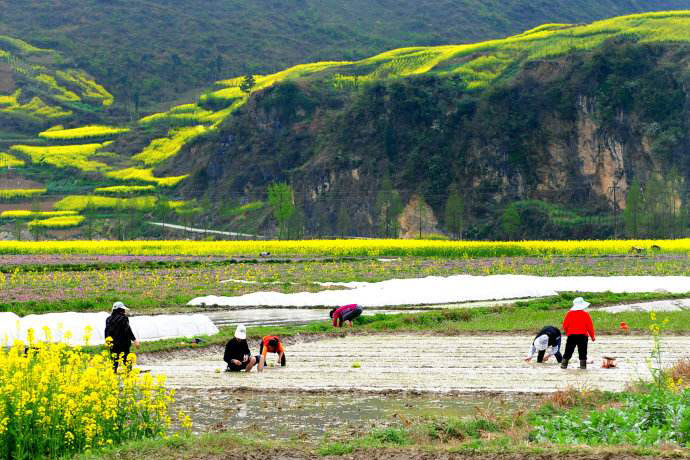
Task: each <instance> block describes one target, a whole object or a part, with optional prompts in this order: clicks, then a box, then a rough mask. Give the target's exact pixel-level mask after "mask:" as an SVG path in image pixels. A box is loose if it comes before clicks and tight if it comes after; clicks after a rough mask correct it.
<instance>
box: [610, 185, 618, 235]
mask: <svg viewBox="0 0 690 460" xmlns="http://www.w3.org/2000/svg"><path fill="white" fill-rule="evenodd" d="M618 190H620V187H619V186H618V184H614V185H612V186H610V187H609V193H610V194H611V195H612V197H613V237H614V238H618Z"/></svg>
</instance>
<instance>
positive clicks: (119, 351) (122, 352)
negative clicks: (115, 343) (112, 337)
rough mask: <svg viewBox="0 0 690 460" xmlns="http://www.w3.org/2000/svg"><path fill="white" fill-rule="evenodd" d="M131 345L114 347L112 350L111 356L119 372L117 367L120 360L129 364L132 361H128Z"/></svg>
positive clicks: (115, 369) (114, 367) (114, 366)
mask: <svg viewBox="0 0 690 460" xmlns="http://www.w3.org/2000/svg"><path fill="white" fill-rule="evenodd" d="M130 349H131V345H130V346H129V347H113V348H112V349H111V350H110V356H111V357H112V358H113V370H114V371H115V372H117V367H118V365H119V364H120V360H122V362H123V363H124V364H125V365H127V366H129V365H130V363H129V362H127V356H128V355H129V352H130Z"/></svg>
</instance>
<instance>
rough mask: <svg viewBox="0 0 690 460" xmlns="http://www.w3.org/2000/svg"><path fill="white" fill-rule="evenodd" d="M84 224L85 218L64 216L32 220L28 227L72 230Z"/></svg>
mask: <svg viewBox="0 0 690 460" xmlns="http://www.w3.org/2000/svg"><path fill="white" fill-rule="evenodd" d="M82 222H84V216H63V217H51V218H49V219H39V220H32V221H31V222H29V224H28V225H29V228H70V227H78V226H79V225H81V224H82Z"/></svg>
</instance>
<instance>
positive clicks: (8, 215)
mask: <svg viewBox="0 0 690 460" xmlns="http://www.w3.org/2000/svg"><path fill="white" fill-rule="evenodd" d="M76 215H77V211H23V210H15V211H2V212H0V219H31V218H32V217H64V216H76Z"/></svg>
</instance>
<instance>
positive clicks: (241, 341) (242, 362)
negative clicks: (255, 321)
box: [223, 324, 260, 372]
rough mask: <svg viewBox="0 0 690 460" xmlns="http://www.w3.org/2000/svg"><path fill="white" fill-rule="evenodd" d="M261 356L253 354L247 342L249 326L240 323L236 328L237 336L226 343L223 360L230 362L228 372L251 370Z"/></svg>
mask: <svg viewBox="0 0 690 460" xmlns="http://www.w3.org/2000/svg"><path fill="white" fill-rule="evenodd" d="M259 358H260V356H252V354H251V352H250V351H249V344H247V328H246V326H245V325H244V324H238V325H237V328H236V329H235V337H233V338H232V339H230V340H229V341H228V343H227V344H226V345H225V354H224V355H223V361H225V362H226V363H228V368H227V369H226V371H227V372H240V371H242V370H243V371H245V372H250V371H251V370H252V368H253V367H254V366H255V365H256V363H258V362H259Z"/></svg>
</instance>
